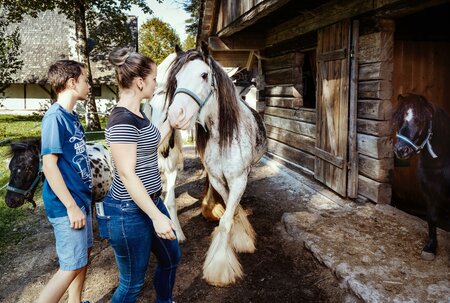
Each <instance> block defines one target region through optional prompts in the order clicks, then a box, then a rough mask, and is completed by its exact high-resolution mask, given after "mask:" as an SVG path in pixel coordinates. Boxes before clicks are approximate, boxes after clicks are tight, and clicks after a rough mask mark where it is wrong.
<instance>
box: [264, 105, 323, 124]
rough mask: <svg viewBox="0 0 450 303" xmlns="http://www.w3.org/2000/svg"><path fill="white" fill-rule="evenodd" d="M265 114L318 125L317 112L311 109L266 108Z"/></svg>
mask: <svg viewBox="0 0 450 303" xmlns="http://www.w3.org/2000/svg"><path fill="white" fill-rule="evenodd" d="M265 113H266V114H268V115H271V116H278V117H281V118H286V119H291V120H296V121H304V122H308V123H313V124H314V123H316V111H315V110H314V109H309V108H307V109H305V108H300V109H288V108H280V107H271V106H268V107H266V110H265Z"/></svg>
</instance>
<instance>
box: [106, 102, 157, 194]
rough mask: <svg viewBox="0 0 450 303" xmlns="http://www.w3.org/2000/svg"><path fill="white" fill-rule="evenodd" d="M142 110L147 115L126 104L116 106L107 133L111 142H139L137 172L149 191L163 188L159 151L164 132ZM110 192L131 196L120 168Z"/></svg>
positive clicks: (149, 192)
mask: <svg viewBox="0 0 450 303" xmlns="http://www.w3.org/2000/svg"><path fill="white" fill-rule="evenodd" d="M141 114H142V116H143V117H144V118H141V117H139V116H137V115H135V114H133V113H132V112H131V111H129V110H128V109H126V108H125V107H116V108H114V109H113V110H112V111H111V115H110V116H109V120H108V124H107V126H106V131H105V137H106V142H107V144H108V145H109V146H111V144H114V143H120V144H137V148H136V149H137V150H136V167H135V172H136V175H137V176H138V177H139V179H141V181H142V183H143V184H144V187H145V189H146V190H147V193H148V194H149V195H150V194H152V193H155V192H157V191H159V190H160V189H161V188H162V185H161V176H160V173H159V168H158V154H157V151H158V144H159V141H160V140H161V134H160V132H159V130H158V129H157V128H156V127H155V126H154V125H153V124H152V123H150V121H149V120H148V118H147V117H146V116H145V115H144V113H142V112H141ZM113 162H114V161H113ZM110 193H111V195H112V197H113V198H114V199H117V200H131V196H130V194H129V193H128V191H127V189H126V188H125V186H124V185H123V182H122V180H120V177H119V174H118V173H117V169H114V180H113V183H112V185H111V189H110Z"/></svg>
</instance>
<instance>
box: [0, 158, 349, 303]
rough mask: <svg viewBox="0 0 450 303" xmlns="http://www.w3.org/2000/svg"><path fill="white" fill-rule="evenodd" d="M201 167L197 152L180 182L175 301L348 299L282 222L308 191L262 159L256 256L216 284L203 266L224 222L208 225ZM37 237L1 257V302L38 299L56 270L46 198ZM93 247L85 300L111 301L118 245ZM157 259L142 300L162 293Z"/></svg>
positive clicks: (251, 203)
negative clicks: (181, 239) (155, 278)
mask: <svg viewBox="0 0 450 303" xmlns="http://www.w3.org/2000/svg"><path fill="white" fill-rule="evenodd" d="M202 173H203V170H202V166H201V164H200V162H199V160H198V158H197V157H196V155H195V153H194V152H193V151H192V149H190V150H189V151H188V152H187V153H186V156H185V162H184V171H183V172H182V173H181V175H179V178H178V180H177V188H176V195H177V203H178V204H179V218H180V222H181V225H182V226H183V230H184V233H185V235H186V237H187V238H188V239H187V241H186V242H185V243H182V245H181V249H182V260H181V264H180V266H179V269H178V272H177V281H176V286H175V290H174V299H175V300H176V301H177V302H343V301H345V300H346V299H345V298H347V291H346V290H344V289H342V288H341V287H340V286H339V284H338V282H337V280H336V279H335V277H334V276H333V274H332V273H331V272H330V271H329V270H328V269H327V268H326V267H324V266H323V265H322V264H320V263H319V262H317V261H316V260H315V259H314V257H313V256H312V255H311V253H310V252H309V251H307V250H306V249H304V248H303V246H302V245H299V242H298V241H297V240H295V239H294V238H292V237H291V236H289V235H288V234H287V233H286V231H285V229H284V228H283V226H282V223H281V217H282V215H283V213H285V212H296V211H302V210H305V205H304V203H303V199H302V196H301V193H300V192H298V190H296V189H293V188H291V186H292V185H291V182H285V181H284V178H283V175H280V173H279V172H276V171H274V170H273V169H271V168H269V167H267V166H266V165H264V164H263V163H260V164H258V165H257V166H256V167H255V168H254V170H253V172H252V174H251V178H250V182H249V184H248V187H247V190H246V193H245V195H244V197H243V199H242V205H243V207H244V208H245V209H246V210H248V211H249V212H251V213H252V214H251V215H250V217H249V219H250V222H251V223H252V225H253V227H254V229H255V231H256V233H257V250H256V252H255V253H254V254H240V255H239V259H240V261H241V263H242V265H243V269H244V272H245V276H244V278H243V279H242V280H240V281H239V282H237V283H236V284H234V285H232V286H229V287H226V288H217V287H213V286H210V285H208V284H207V283H206V282H205V280H204V279H202V265H203V261H204V257H205V254H206V251H207V249H208V246H209V243H210V234H211V232H212V230H213V228H214V227H215V226H216V224H217V223H214V222H207V221H206V220H205V219H204V218H203V217H202V215H201V213H200V210H199V204H200V201H199V199H200V198H201V195H202V192H203V185H204V181H205V179H204V178H203V177H202ZM30 216H32V217H33V220H32V222H31V223H30V228H32V229H34V231H35V232H34V235H33V236H31V237H28V238H27V239H25V240H23V241H22V242H21V243H20V244H19V245H16V246H14V247H11V249H10V250H9V252H8V254H7V255H5V256H3V257H2V259H1V260H0V261H1V263H0V301H1V302H4V303H13V302H14V303H17V302H34V300H35V299H36V298H37V296H38V295H39V292H40V290H41V289H42V288H43V287H44V285H45V283H46V282H47V281H48V280H49V279H50V278H51V276H52V275H53V273H54V272H55V270H56V269H57V266H58V264H57V258H56V255H55V250H54V242H53V235H52V230H51V227H50V225H49V224H48V223H47V221H46V218H45V214H44V211H43V209H42V203H39V206H38V208H37V209H36V210H35V211H34V212H32V211H30ZM94 238H96V239H95V243H94V249H93V252H92V255H91V264H90V267H89V270H88V276H87V281H86V286H85V293H84V298H85V299H89V300H90V301H91V302H109V300H110V298H111V295H112V293H113V291H114V288H115V287H116V286H117V269H116V266H115V261H114V254H113V252H112V249H111V248H110V247H109V246H108V244H107V242H106V241H102V240H100V239H99V238H98V236H97V237H94ZM154 266H155V264H154V259H153V260H152V262H151V263H150V265H149V269H148V274H147V281H146V284H145V286H144V291H143V294H142V296H141V298H140V300H139V302H152V301H153V300H154V298H155V295H154V290H153V286H152V282H151V278H152V273H153V269H154Z"/></svg>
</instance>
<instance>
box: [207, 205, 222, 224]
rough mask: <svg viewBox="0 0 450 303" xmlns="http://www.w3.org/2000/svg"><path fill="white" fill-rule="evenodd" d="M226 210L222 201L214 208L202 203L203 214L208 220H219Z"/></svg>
mask: <svg viewBox="0 0 450 303" xmlns="http://www.w3.org/2000/svg"><path fill="white" fill-rule="evenodd" d="M224 212H225V208H224V207H223V206H222V204H220V203H218V204H214V206H213V207H212V208H211V207H208V205H206V204H203V203H202V215H203V217H205V219H206V220H208V221H219V220H220V218H222V216H223V214H224Z"/></svg>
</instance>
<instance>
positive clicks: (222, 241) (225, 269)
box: [203, 227, 243, 287]
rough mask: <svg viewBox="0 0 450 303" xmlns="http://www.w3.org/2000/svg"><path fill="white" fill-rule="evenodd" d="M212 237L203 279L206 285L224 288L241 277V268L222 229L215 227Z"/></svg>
mask: <svg viewBox="0 0 450 303" xmlns="http://www.w3.org/2000/svg"><path fill="white" fill-rule="evenodd" d="M212 237H213V239H212V242H211V246H210V247H209V249H208V253H207V254H206V260H205V264H204V265H203V278H204V279H205V280H206V282H207V283H208V284H211V285H214V286H219V287H225V286H228V285H230V284H233V283H235V282H236V280H237V279H239V278H241V277H242V275H243V272H242V266H241V264H240V263H239V260H238V259H237V257H236V254H235V253H234V251H233V248H232V247H231V246H230V245H229V241H228V235H227V234H226V232H225V230H224V228H223V227H216V228H215V230H214V232H213V235H212Z"/></svg>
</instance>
